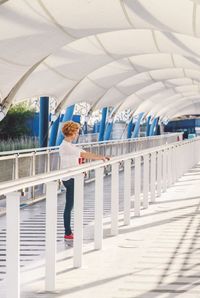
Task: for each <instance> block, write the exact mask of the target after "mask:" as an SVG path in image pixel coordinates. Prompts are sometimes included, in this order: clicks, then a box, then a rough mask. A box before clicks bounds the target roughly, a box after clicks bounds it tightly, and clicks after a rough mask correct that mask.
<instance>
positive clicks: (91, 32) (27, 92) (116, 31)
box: [0, 0, 200, 110]
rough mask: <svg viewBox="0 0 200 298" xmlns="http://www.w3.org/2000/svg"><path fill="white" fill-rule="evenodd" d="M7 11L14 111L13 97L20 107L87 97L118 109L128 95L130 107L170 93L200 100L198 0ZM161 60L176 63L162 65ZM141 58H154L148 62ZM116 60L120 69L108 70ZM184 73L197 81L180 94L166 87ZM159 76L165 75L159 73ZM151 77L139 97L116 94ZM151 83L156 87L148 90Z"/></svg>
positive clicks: (44, 4)
mask: <svg viewBox="0 0 200 298" xmlns="http://www.w3.org/2000/svg"><path fill="white" fill-rule="evenodd" d="M0 4H1V5H0V67H1V70H2V71H1V74H0V96H1V102H2V103H3V104H5V103H6V101H8V103H11V101H12V100H13V99H14V96H15V99H16V101H17V100H20V99H22V98H26V97H31V96H35V95H52V96H54V97H56V98H57V100H58V104H61V105H64V104H69V103H70V102H71V103H72V102H73V103H75V102H78V101H82V100H83V98H84V97H86V96H88V97H89V98H88V99H87V100H88V101H89V102H91V103H92V104H96V102H97V101H98V104H99V106H101V104H102V102H103V99H105V98H106V96H107V95H109V96H110V98H108V99H107V101H106V102H107V104H109V105H110V104H113V105H118V104H119V103H120V104H121V102H120V101H119V98H120V94H122V96H125V99H126V98H127V97H129V96H132V97H134V96H136V97H141V98H142V100H145V101H146V102H145V103H142V105H145V106H146V107H149V103H148V100H149V102H150V101H151V100H154V99H156V98H159V96H161V95H162V96H164V97H163V99H165V98H167V97H168V96H169V93H170V92H172V93H174V94H176V93H179V94H183V96H192V95H193V94H196V93H199V89H198V88H199V86H198V87H197V86H194V85H197V82H198V81H199V74H198V72H199V66H200V39H199V36H200V35H199V33H200V26H199V23H200V21H199V19H200V8H199V6H200V5H199V2H198V1H197V0H192V1H191V0H168V1H164V2H163V1H160V0H134V1H131V0H119V1H116V0H109V1H105V0H92V1H88V0H78V1H77V0H67V1H66V0H59V3H58V1H55V0H36V1H32V0H26V1H23V0H8V1H2V2H0ZM180 12H181V13H180ZM64 45H66V46H65V47H64V48H62V49H60V48H61V47H62V46H64ZM160 53H163V54H164V55H166V53H169V54H170V55H166V59H163V61H162V63H161V60H159V59H162V58H161V55H159V54H160ZM141 54H143V55H144V54H146V55H147V56H148V55H150V54H153V55H155V57H154V59H149V58H148V57H147V56H144V57H143V58H144V59H143V60H141V59H142V56H141ZM137 55H138V57H137ZM46 56H49V57H48V58H47V59H46V60H45V61H44V62H43V63H42V64H41V65H39V66H38V67H37V69H36V70H35V71H34V69H35V66H36V65H37V63H40V61H42V59H44V58H45V57H46ZM130 56H133V57H131V58H130V59H129V58H127V59H124V58H125V57H130ZM139 56H140V57H139ZM183 56H184V57H183ZM152 57H153V56H152ZM115 60H119V61H118V62H115V63H114V64H113V65H112V66H111V65H109V63H111V62H113V61H115ZM129 64H130V65H129ZM161 64H162V65H161ZM186 64H187V65H186ZM159 65H160V67H159ZM173 68H176V69H177V70H176V71H177V73H175V72H174V71H172V69H173ZM178 68H182V69H183V70H182V71H183V72H184V76H185V77H186V78H190V79H191V80H193V81H191V82H188V81H187V82H186V81H185V82H183V80H182V81H181V82H179V83H178V82H177V85H179V87H174V86H169V85H167V86H166V84H165V83H164V81H166V80H168V84H170V82H169V80H173V79H180V78H181V76H180V74H179V73H181V70H178ZM100 69H101V70H100ZM158 69H160V70H159V71H160V73H159V72H155V73H154V72H153V70H155V71H156V70H158ZM163 69H165V71H166V73H165V74H163V72H162V70H163ZM167 69H168V74H167ZM145 71H148V74H147V73H146V74H143V78H142V80H141V81H140V82H139V81H138V82H137V83H136V84H135V85H134V88H135V89H134V90H133V91H132V92H135V93H136V92H137V93H136V94H135V95H134V94H132V93H130V92H131V88H130V86H129V85H128V84H127V85H121V88H120V86H116V85H117V84H119V83H120V82H124V81H125V80H126V79H127V78H128V77H131V76H132V77H133V76H136V75H137V74H138V73H141V72H143V73H145ZM25 74H27V75H26V76H24V75H25ZM162 75H163V77H162ZM148 76H149V77H150V79H151V80H152V81H153V82H154V83H152V84H151V83H150V82H149V83H148V78H147V77H148ZM25 78H26V79H25ZM145 80H146V81H145ZM159 81H160V83H159ZM22 83H23V84H22ZM171 83H172V81H171ZM173 83H174V84H175V82H174V81H173ZM21 85H22V86H21ZM136 85H137V87H136ZM150 85H151V87H150ZM175 85H176V84H175ZM187 85H188V86H187ZM18 86H21V87H20V89H19V87H18ZM113 86H115V87H114V88H113ZM181 86H182V88H181ZM184 86H185V87H184ZM149 88H150V89H151V88H152V89H151V90H150V89H149ZM184 88H185V89H184ZM18 89H19V90H18ZM197 89H198V90H197ZM13 90H15V92H13ZM17 90H18V93H17ZM127 90H128V91H127ZM112 95H113V98H114V97H116V98H118V100H117V101H114V99H113V98H111V97H112ZM153 98H154V99H153ZM126 100H127V99H126ZM122 106H123V105H122ZM140 107H141V105H140V106H138V107H137V108H136V110H139V109H140ZM120 108H121V106H120Z"/></svg>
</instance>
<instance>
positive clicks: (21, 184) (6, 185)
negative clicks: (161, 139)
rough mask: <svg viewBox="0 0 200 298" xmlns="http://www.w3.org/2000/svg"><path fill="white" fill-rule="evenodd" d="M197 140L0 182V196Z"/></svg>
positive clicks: (198, 138) (196, 139)
mask: <svg viewBox="0 0 200 298" xmlns="http://www.w3.org/2000/svg"><path fill="white" fill-rule="evenodd" d="M199 140H200V137H197V138H194V139H190V140H184V141H179V142H175V143H172V144H166V145H161V146H157V147H154V148H149V149H145V150H142V151H140V152H133V153H128V154H125V155H121V156H117V157H112V158H111V160H110V161H107V162H101V161H95V162H90V163H87V164H83V165H81V166H78V167H73V168H71V169H70V170H69V169H63V170H56V171H52V172H50V173H45V174H40V175H35V176H31V177H28V178H20V179H16V180H14V181H9V182H2V183H0V195H2V194H7V193H10V192H13V191H17V190H19V189H22V188H27V187H31V186H35V185H39V184H43V183H48V182H51V181H55V180H59V179H62V178H64V177H65V178H69V177H72V176H76V175H79V174H81V173H83V172H87V171H90V170H95V169H97V168H101V167H104V166H108V165H112V164H115V163H118V162H121V161H126V160H128V159H131V158H135V157H138V156H144V155H146V154H151V153H153V152H158V151H161V150H165V149H166V150H167V149H170V148H173V147H175V146H181V145H185V144H189V143H192V142H195V141H199Z"/></svg>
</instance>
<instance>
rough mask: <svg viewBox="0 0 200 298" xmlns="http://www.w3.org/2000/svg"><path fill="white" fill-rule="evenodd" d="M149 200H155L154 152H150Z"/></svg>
mask: <svg viewBox="0 0 200 298" xmlns="http://www.w3.org/2000/svg"><path fill="white" fill-rule="evenodd" d="M150 190H151V202H155V199H156V197H155V191H156V152H152V153H151V187H150Z"/></svg>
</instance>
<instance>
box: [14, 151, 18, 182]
mask: <svg viewBox="0 0 200 298" xmlns="http://www.w3.org/2000/svg"><path fill="white" fill-rule="evenodd" d="M15 179H19V155H18V154H15Z"/></svg>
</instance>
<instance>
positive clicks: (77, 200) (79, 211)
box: [74, 174, 84, 268]
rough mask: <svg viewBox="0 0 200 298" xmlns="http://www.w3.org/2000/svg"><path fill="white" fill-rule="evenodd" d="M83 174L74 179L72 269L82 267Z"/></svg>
mask: <svg viewBox="0 0 200 298" xmlns="http://www.w3.org/2000/svg"><path fill="white" fill-rule="evenodd" d="M83 194H84V179H83V174H79V175H77V176H76V177H75V188H74V267H75V268H79V267H81V266H82V255H83V252H82V251H83Z"/></svg>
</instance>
